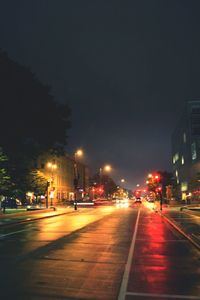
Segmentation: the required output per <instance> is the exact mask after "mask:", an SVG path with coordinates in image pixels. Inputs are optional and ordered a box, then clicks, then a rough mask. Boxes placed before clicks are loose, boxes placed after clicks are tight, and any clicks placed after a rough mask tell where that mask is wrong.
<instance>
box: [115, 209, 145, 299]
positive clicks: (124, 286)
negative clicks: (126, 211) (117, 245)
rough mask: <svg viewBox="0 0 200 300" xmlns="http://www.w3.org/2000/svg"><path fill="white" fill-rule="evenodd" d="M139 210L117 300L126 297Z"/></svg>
mask: <svg viewBox="0 0 200 300" xmlns="http://www.w3.org/2000/svg"><path fill="white" fill-rule="evenodd" d="M140 210H141V209H139V210H138V215H137V219H136V223H135V230H134V234H133V238H132V242H131V247H130V250H129V254H128V260H127V263H126V267H125V271H124V276H123V279H122V283H121V287H120V291H119V295H118V300H124V299H125V297H126V290H127V285H128V279H129V274H130V269H131V264H132V261H133V253H134V248H135V242H136V235H137V231H138V223H139V218H140Z"/></svg>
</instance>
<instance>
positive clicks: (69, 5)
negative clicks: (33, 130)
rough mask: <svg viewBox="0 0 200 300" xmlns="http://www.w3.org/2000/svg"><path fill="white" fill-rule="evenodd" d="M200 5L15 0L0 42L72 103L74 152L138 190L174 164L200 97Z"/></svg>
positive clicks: (4, 13)
mask: <svg viewBox="0 0 200 300" xmlns="http://www.w3.org/2000/svg"><path fill="white" fill-rule="evenodd" d="M199 9H200V2H199V1H184V0H172V1H169V0H167V1H165V0H154V1H153V0H151V1H149V0H138V1H134V0H130V1H117V0H115V1H109V0H106V1H102V0H101V1H98V0H90V1H88V0H84V1H83V0H68V1H65V0H59V1H55V0H42V1H41V0H28V1H27V0H23V1H15V0H7V1H2V2H1V10H0V47H1V48H2V49H4V50H5V51H7V52H8V55H9V56H10V57H11V58H12V59H14V60H16V61H18V62H20V63H21V64H25V65H27V66H29V67H30V68H31V70H32V71H33V72H35V73H36V74H37V76H38V77H39V79H40V80H41V81H42V82H43V83H48V84H50V85H51V86H52V93H53V94H54V95H55V98H56V100H57V101H67V102H68V103H69V104H70V106H71V108H72V129H71V130H70V132H69V146H68V149H67V151H68V152H71V153H72V152H73V151H74V150H75V149H76V148H77V147H80V146H81V147H83V148H84V150H85V153H86V161H87V163H88V164H89V166H90V167H91V169H92V172H96V171H97V170H99V168H100V167H101V166H103V165H104V163H110V164H111V165H112V166H113V177H114V178H115V180H116V182H117V183H119V182H120V179H121V178H125V179H126V185H127V187H130V188H133V187H134V186H135V185H136V184H137V183H141V184H142V183H143V182H144V181H145V175H146V174H148V172H150V171H153V170H168V171H170V170H171V133H172V131H173V128H174V127H175V124H176V121H177V119H178V118H179V116H180V113H181V110H182V108H183V105H184V102H185V100H187V99H191V98H198V97H199V96H200V84H199V82H200V55H199V53H200V39H199V32H200V19H199Z"/></svg>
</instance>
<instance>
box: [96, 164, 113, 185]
mask: <svg viewBox="0 0 200 300" xmlns="http://www.w3.org/2000/svg"><path fill="white" fill-rule="evenodd" d="M111 170H112V167H111V166H110V165H105V166H103V167H101V168H100V169H99V185H100V186H101V184H102V173H103V172H104V171H105V172H110V171H111Z"/></svg>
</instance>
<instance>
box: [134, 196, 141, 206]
mask: <svg viewBox="0 0 200 300" xmlns="http://www.w3.org/2000/svg"><path fill="white" fill-rule="evenodd" d="M134 203H136V204H141V203H142V199H141V198H140V197H137V198H136V199H135V200H134Z"/></svg>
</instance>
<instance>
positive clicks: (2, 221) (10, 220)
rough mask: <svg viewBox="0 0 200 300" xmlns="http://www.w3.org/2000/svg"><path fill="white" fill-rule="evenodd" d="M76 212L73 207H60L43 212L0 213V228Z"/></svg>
mask: <svg viewBox="0 0 200 300" xmlns="http://www.w3.org/2000/svg"><path fill="white" fill-rule="evenodd" d="M73 211H74V208H73V207H70V206H66V207H64V206H62V207H61V206H59V207H56V208H48V209H42V210H33V211H24V212H21V211H20V212H17V213H5V214H4V213H2V212H0V227H3V226H8V225H11V224H12V225H13V224H18V223H25V222H30V221H34V220H38V219H43V218H50V217H55V216H58V215H63V214H68V213H71V212H73Z"/></svg>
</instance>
